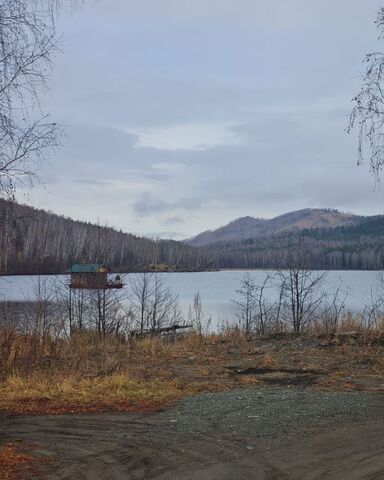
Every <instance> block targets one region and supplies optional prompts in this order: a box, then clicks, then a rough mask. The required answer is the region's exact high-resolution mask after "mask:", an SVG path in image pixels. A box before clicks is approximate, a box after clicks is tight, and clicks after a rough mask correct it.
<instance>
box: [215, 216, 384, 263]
mask: <svg viewBox="0 0 384 480" xmlns="http://www.w3.org/2000/svg"><path fill="white" fill-rule="evenodd" d="M211 250H212V251H214V252H215V255H216V259H217V262H218V264H219V265H220V267H221V268H273V269H281V268H291V267H294V266H297V264H298V263H299V264H300V263H301V262H302V263H303V264H304V266H305V267H306V268H312V269H357V270H381V269H383V268H384V217H383V216H376V217H365V218H364V219H363V220H362V221H361V223H360V224H358V225H354V226H348V227H347V226H344V227H335V228H331V229H322V228H317V229H305V230H300V231H292V232H285V233H281V234H279V235H273V236H257V237H255V238H250V239H247V240H241V241H237V242H230V243H222V244H215V246H214V247H213V246H212V247H211ZM299 266H300V265H299Z"/></svg>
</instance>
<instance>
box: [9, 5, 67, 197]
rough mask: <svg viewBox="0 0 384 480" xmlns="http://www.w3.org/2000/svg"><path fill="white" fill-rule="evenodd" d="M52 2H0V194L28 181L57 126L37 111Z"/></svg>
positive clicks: (49, 51)
mask: <svg viewBox="0 0 384 480" xmlns="http://www.w3.org/2000/svg"><path fill="white" fill-rule="evenodd" d="M56 7H57V1H56V0H28V1H25V0H0V194H1V195H3V196H8V197H11V198H12V197H13V196H14V192H15V188H16V186H17V185H18V184H20V183H30V182H31V180H32V178H33V176H34V174H35V170H36V165H37V164H38V162H39V161H40V160H41V159H42V158H43V156H44V152H45V151H46V149H47V148H50V147H53V146H55V145H57V141H58V135H59V128H58V126H57V124H56V123H54V122H51V121H50V120H49V117H48V115H47V114H45V113H44V112H43V110H42V106H41V98H42V93H43V91H44V89H45V88H47V79H48V72H49V69H50V67H51V62H52V57H53V55H54V53H55V51H56V50H57V40H56V36H55V8H56Z"/></svg>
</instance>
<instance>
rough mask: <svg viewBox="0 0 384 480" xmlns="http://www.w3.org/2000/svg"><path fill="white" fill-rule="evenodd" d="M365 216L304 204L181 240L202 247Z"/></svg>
mask: <svg viewBox="0 0 384 480" xmlns="http://www.w3.org/2000/svg"><path fill="white" fill-rule="evenodd" d="M365 218H366V217H362V216H358V215H353V214H351V213H343V212H339V211H338V210H331V209H327V208H305V209H303V210H297V211H294V212H288V213H284V214H283V215H279V216H278V217H274V218H269V219H265V218H254V217H241V218H238V219H236V220H233V221H232V222H230V223H228V224H227V225H224V226H223V227H220V228H217V229H216V230H207V231H206V232H202V233H200V234H199V235H196V236H195V237H193V238H190V239H188V240H185V243H187V244H188V245H192V246H194V247H203V246H207V245H213V244H216V243H223V242H232V241H239V240H246V239H248V238H255V237H259V236H272V235H279V234H282V233H286V232H293V231H296V232H297V231H302V230H305V229H313V228H320V229H326V230H328V229H332V228H335V227H342V226H352V225H358V224H360V223H361V222H362V221H363V220H364V219H365Z"/></svg>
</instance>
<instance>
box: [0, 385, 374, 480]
mask: <svg viewBox="0 0 384 480" xmlns="http://www.w3.org/2000/svg"><path fill="white" fill-rule="evenodd" d="M383 413H384V398H383V397H382V396H380V395H372V394H370V395H368V394H363V393H339V394H327V393H315V392H310V391H307V390H304V389H299V388H296V387H295V388H289V389H288V388H286V389H284V388H248V389H244V390H237V391H231V392H225V393H220V394H205V395H199V396H196V397H193V398H189V399H185V400H183V401H182V402H180V403H179V404H178V405H177V406H175V407H173V408H172V409H170V410H169V411H166V412H163V413H159V414H155V415H133V414H115V415H112V414H108V415H105V414H104V415H61V416H50V417H48V416H44V417H33V416H30V417H14V418H10V417H9V418H5V417H3V418H0V421H1V422H2V425H3V428H2V429H1V433H0V441H2V440H5V439H12V440H15V441H21V442H33V443H36V444H38V450H37V451H36V452H35V454H37V455H39V456H41V457H43V458H47V459H48V463H47V465H46V472H45V475H43V474H42V473H41V475H39V477H36V478H46V479H47V480H49V479H54V480H59V479H60V480H64V479H67V480H69V479H71V480H72V479H73V480H81V479H92V480H94V479H96V480H97V479H100V480H101V479H103V480H104V479H108V480H115V479H116V480H120V479H135V480H136V479H137V480H145V479H148V480H149V479H161V480H184V479H185V480H194V479H196V480H197V479H198V480H204V479H207V480H208V479H209V480H216V479H217V480H219V479H220V480H226V479H228V480H229V479H236V480H237V479H239V480H241V479H256V480H258V479H260V480H280V479H281V480H285V479H288V480H300V479H303V480H304V479H305V480H316V479H327V480H344V479H345V480H360V479H361V480H374V479H384V415H383Z"/></svg>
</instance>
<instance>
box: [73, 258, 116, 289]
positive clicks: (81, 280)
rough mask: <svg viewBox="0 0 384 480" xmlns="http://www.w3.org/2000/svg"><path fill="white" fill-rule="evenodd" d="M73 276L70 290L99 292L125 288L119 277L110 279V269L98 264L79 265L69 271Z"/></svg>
mask: <svg viewBox="0 0 384 480" xmlns="http://www.w3.org/2000/svg"><path fill="white" fill-rule="evenodd" d="M68 273H70V275H71V281H70V284H69V286H70V288H84V289H88V290H99V289H103V290H105V289H109V288H123V283H122V282H121V280H120V277H119V275H116V278H115V279H114V280H109V279H108V273H110V269H109V268H108V267H106V266H105V265H102V264H98V263H77V264H75V265H72V267H71V268H70V269H69V270H68Z"/></svg>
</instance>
